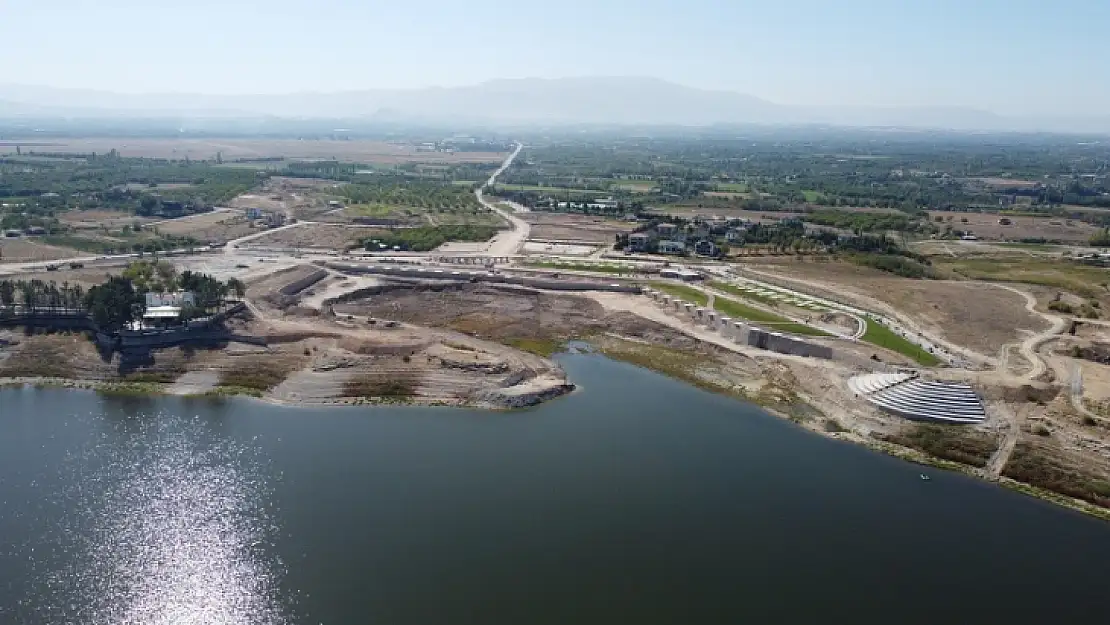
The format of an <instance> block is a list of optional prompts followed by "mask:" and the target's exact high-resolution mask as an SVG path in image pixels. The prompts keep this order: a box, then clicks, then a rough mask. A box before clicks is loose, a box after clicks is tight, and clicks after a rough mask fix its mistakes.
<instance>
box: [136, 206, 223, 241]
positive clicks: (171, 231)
mask: <svg viewBox="0 0 1110 625" xmlns="http://www.w3.org/2000/svg"><path fill="white" fill-rule="evenodd" d="M242 220H243V214H242V213H240V212H239V211H231V210H219V211H213V212H211V213H201V214H200V215H190V216H187V217H179V218H177V219H167V220H165V221H156V222H153V223H149V224H147V225H145V226H144V228H145V229H147V230H151V231H153V232H156V233H158V234H168V235H171V236H191V237H193V238H195V239H200V238H202V237H203V236H204V233H209V232H212V231H214V230H219V229H220V226H225V227H227V226H232V223H231V222H241V221H242ZM198 235H201V236H198Z"/></svg>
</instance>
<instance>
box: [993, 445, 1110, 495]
mask: <svg viewBox="0 0 1110 625" xmlns="http://www.w3.org/2000/svg"><path fill="white" fill-rule="evenodd" d="M1002 475H1004V476H1006V477H1008V478H1011V479H1015V480H1017V481H1019V482H1025V483H1026V484H1030V485H1032V486H1036V487H1038V488H1043V489H1045V490H1050V491H1052V492H1054V493H1059V494H1061V495H1067V496H1068V497H1074V498H1076V499H1082V500H1083V501H1086V502H1089V503H1093V504H1095V505H1097V506H1102V507H1104V508H1110V482H1107V481H1106V480H1102V479H1099V478H1098V477H1096V476H1093V475H1091V474H1089V473H1087V472H1085V471H1083V470H1082V469H1081V468H1080V467H1075V466H1065V465H1063V464H1062V463H1061V462H1060V461H1059V460H1057V459H1055V458H1051V457H1049V456H1048V455H1047V454H1046V453H1045V452H1044V450H1043V449H1041V448H1039V447H1037V446H1036V445H1031V444H1029V443H1025V442H1022V443H1018V445H1017V447H1015V448H1014V453H1013V455H1011V456H1010V461H1009V462H1007V463H1006V468H1005V469H1003V471H1002Z"/></svg>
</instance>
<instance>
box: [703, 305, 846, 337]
mask: <svg viewBox="0 0 1110 625" xmlns="http://www.w3.org/2000/svg"><path fill="white" fill-rule="evenodd" d="M713 308H715V309H716V310H719V311H720V312H722V313H724V314H726V315H728V316H729V317H732V318H733V319H745V320H747V321H751V322H753V323H758V324H762V325H766V326H768V329H771V330H779V331H782V332H790V333H791V334H800V335H803V336H831V335H830V334H829V333H828V332H825V331H824V330H819V329H817V328H814V327H810V326H807V325H805V324H804V323H795V322H793V321H791V320H789V319H787V318H786V317H781V316H779V315H776V314H775V313H770V312H767V311H765V310H760V309H758V308H752V307H751V306H747V305H745V304H741V303H740V302H737V301H736V300H731V299H726V298H723V297H718V298H715V299H714V300H713Z"/></svg>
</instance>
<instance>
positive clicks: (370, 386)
mask: <svg viewBox="0 0 1110 625" xmlns="http://www.w3.org/2000/svg"><path fill="white" fill-rule="evenodd" d="M418 386H419V382H418V381H417V380H416V378H415V376H411V375H402V376H396V377H392V378H379V377H370V376H366V377H355V378H352V379H350V380H348V381H347V383H346V384H344V385H343V395H344V396H346V397H363V398H366V399H408V398H411V397H412V396H414V395H416V389H417V387H418Z"/></svg>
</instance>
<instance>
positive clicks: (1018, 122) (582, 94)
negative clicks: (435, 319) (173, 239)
mask: <svg viewBox="0 0 1110 625" xmlns="http://www.w3.org/2000/svg"><path fill="white" fill-rule="evenodd" d="M32 114H41V115H71V116H78V115H79V116H86V117H117V118H118V117H127V116H145V117H157V116H167V117H219V118H244V117H265V116H275V117H283V118H291V117H296V118H316V119H332V118H335V119H339V118H346V119H350V118H355V119H366V120H375V119H380V120H383V121H386V120H388V121H392V122H416V123H482V124H494V125H496V124H514V125H519V124H617V125H628V124H644V125H649V124H654V125H688V126H706V125H711V124H750V123H757V124H831V125H839V126H872V127H874V126H880V127H906V128H943V129H952V130H986V131H1004V130H1018V131H1032V130H1043V131H1066V132H1097V133H1110V116H1107V117H1102V118H1090V117H1089V118H1082V119H1078V118H1076V119H1068V118H1038V119H1033V118H1009V117H1003V116H1000V115H996V114H994V113H992V112H989V111H983V110H978V109H973V108H962V107H845V106H839V107H828V106H786V105H781V104H776V103H773V102H769V101H767V100H763V99H760V98H758V97H755V96H752V95H748V94H743V93H736V92H732V91H714V90H706V89H695V88H692V87H686V86H682V85H677V84H674V83H671V82H667V81H663V80H658V79H655V78H638V77H590V78H560V79H538V78H525V79H511V80H492V81H489V82H484V83H481V84H477V85H472V86H466V87H450V88H442V87H434V88H427V89H408V90H368V91H345V92H338V93H293V94H281V95H240V96H219V95H201V94H187V93H182V94H166V93H162V94H121V93H112V92H107V91H91V90H73V89H57V88H51V87H37V86H27V85H0V116H9V117H10V116H12V115H32Z"/></svg>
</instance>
